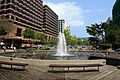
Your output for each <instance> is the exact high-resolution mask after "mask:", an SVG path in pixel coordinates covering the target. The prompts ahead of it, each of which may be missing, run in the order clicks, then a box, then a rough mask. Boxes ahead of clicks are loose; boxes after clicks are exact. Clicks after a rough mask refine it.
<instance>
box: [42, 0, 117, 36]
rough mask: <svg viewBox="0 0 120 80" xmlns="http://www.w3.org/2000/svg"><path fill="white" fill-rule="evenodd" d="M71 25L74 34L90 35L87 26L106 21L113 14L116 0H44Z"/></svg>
mask: <svg viewBox="0 0 120 80" xmlns="http://www.w3.org/2000/svg"><path fill="white" fill-rule="evenodd" d="M43 2H44V4H47V5H49V7H50V8H52V9H53V10H54V11H55V12H56V13H57V14H58V16H59V19H65V20H66V23H67V24H69V25H70V30H71V34H72V35H76V36H77V37H88V36H89V34H87V32H86V26H89V25H90V24H92V23H100V22H104V21H106V20H107V19H108V17H110V16H112V7H113V5H114V3H115V0H43Z"/></svg>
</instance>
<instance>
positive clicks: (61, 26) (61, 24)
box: [58, 19, 65, 33]
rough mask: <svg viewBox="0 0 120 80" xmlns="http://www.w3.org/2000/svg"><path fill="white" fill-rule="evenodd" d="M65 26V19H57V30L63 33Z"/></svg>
mask: <svg viewBox="0 0 120 80" xmlns="http://www.w3.org/2000/svg"><path fill="white" fill-rule="evenodd" d="M64 27H65V20H63V19H62V20H58V31H59V32H61V33H63V32H64Z"/></svg>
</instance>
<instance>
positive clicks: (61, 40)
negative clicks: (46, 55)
mask: <svg viewBox="0 0 120 80" xmlns="http://www.w3.org/2000/svg"><path fill="white" fill-rule="evenodd" d="M68 55H69V54H68V53H67V47H66V39H65V35H64V33H61V32H59V36H58V47H57V53H56V54H55V56H68Z"/></svg>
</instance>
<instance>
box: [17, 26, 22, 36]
mask: <svg viewBox="0 0 120 80" xmlns="http://www.w3.org/2000/svg"><path fill="white" fill-rule="evenodd" d="M21 32H22V29H20V28H17V33H16V36H21Z"/></svg>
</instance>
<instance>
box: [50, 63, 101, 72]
mask: <svg viewBox="0 0 120 80" xmlns="http://www.w3.org/2000/svg"><path fill="white" fill-rule="evenodd" d="M100 66H103V65H102V64H50V65H49V67H51V68H52V71H53V68H54V67H55V68H58V67H59V68H60V67H62V68H68V71H69V68H73V67H83V70H84V71H85V68H86V67H97V70H98V71H99V67H100Z"/></svg>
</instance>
